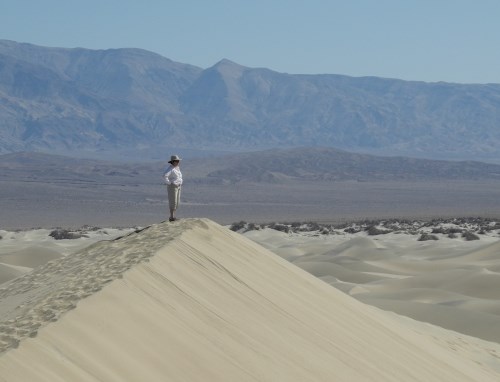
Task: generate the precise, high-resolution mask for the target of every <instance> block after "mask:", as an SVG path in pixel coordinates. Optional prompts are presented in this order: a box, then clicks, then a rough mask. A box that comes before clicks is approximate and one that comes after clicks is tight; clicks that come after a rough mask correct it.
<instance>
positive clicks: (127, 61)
mask: <svg viewBox="0 0 500 382" xmlns="http://www.w3.org/2000/svg"><path fill="white" fill-rule="evenodd" d="M0 121H1V125H0V152H1V153H8V152H15V151H42V152H51V153H71V154H77V153H79V152H80V153H81V152H87V154H88V155H89V156H92V155H96V156H97V155H98V154H99V153H108V154H110V155H109V156H112V154H113V153H118V152H119V151H120V150H121V151H122V152H123V150H128V151H129V152H133V151H134V150H135V152H140V150H142V153H141V155H143V156H144V157H151V156H152V155H151V154H152V153H154V152H155V150H157V149H160V150H164V149H165V148H167V147H168V148H173V147H175V148H177V152H179V153H181V154H182V150H183V149H185V150H187V149H191V150H193V149H194V150H218V151H220V150H227V151H233V152H236V151H249V150H261V149H265V148H273V147H299V146H326V147H336V148H340V149H345V150H349V151H358V152H365V153H377V154H383V155H410V156H420V157H432V158H456V159H483V160H491V161H495V160H500V128H499V126H500V84H483V85H479V84H476V85H465V84H452V83H425V82H412V81H401V80H396V79H385V78H376V77H362V78H355V77H348V76H341V75H333V74H324V75H292V74H285V73H277V72H274V71H271V70H268V69H264V68H248V67H244V66H241V65H238V64H236V63H233V62H231V61H228V60H222V61H220V62H218V63H217V64H215V65H214V66H213V67H211V68H208V69H201V68H198V67H195V66H192V65H187V64H182V63H177V62H173V61H171V60H169V59H167V58H164V57H162V56H160V55H158V54H155V53H151V52H148V51H144V50H140V49H110V50H88V49H81V48H77V49H64V48H46V47H39V46H35V45H30V44H21V43H16V42H12V41H6V40H0ZM179 150H180V151H179Z"/></svg>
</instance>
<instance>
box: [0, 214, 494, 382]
mask: <svg viewBox="0 0 500 382" xmlns="http://www.w3.org/2000/svg"><path fill="white" fill-rule="evenodd" d="M72 257H73V260H71V261H70V260H65V261H66V262H67V263H62V265H61V263H55V262H53V263H52V264H49V265H48V266H46V267H44V268H43V269H42V270H39V271H38V276H36V277H39V278H43V277H44V278H43V279H44V280H45V282H44V283H41V284H40V285H38V284H36V285H38V286H36V288H35V289H34V290H33V291H31V292H29V291H26V289H22V288H17V287H16V285H17V284H19V283H21V284H22V280H23V278H20V279H16V280H14V281H13V282H12V283H9V284H7V287H6V288H4V289H3V291H2V293H3V294H4V299H3V300H2V302H1V303H0V304H4V303H5V304H7V303H9V304H11V305H10V307H7V308H5V309H4V312H5V315H6V316H9V317H12V315H13V314H15V312H16V309H18V310H19V312H20V314H21V316H19V317H17V318H16V319H10V320H9V321H5V322H3V323H2V325H3V326H2V328H3V329H4V330H10V329H9V328H12V327H14V326H15V325H16V321H19V320H22V319H24V320H28V321H29V320H30V319H31V320H33V319H34V318H33V317H35V315H34V313H33V312H34V309H38V310H37V312H39V311H41V310H42V309H43V307H44V306H45V307H46V308H47V309H48V308H49V307H51V309H52V310H53V311H54V310H55V309H57V306H58V305H57V302H58V300H57V299H56V298H55V297H54V294H55V293H56V292H57V293H58V294H57V296H59V298H60V299H62V300H64V298H65V297H64V296H66V298H67V297H68V296H67V294H64V293H63V292H62V289H64V287H65V286H67V288H66V289H68V290H73V289H72V288H74V287H75V285H78V287H79V289H78V290H91V291H92V292H91V293H89V295H88V296H86V297H85V298H82V299H80V300H79V301H73V304H74V305H75V304H76V307H74V308H73V309H71V310H69V311H67V312H66V313H64V314H61V315H57V314H53V315H52V321H54V322H50V323H47V322H45V321H50V320H45V321H44V318H43V317H45V316H43V315H41V314H39V315H38V316H36V317H38V320H39V322H38V326H40V327H39V329H38V331H37V332H36V331H35V332H33V338H31V337H29V336H28V337H26V338H23V339H22V340H21V342H20V343H19V345H18V347H17V348H10V349H8V350H6V351H5V352H3V353H2V354H1V355H0V380H2V381H50V382H56V381H72V382H77V381H182V382H186V381H190V382H194V381H203V382H206V381H231V382H234V381H238V382H241V381H270V382H271V381H272V382H277V381H287V382H290V381H300V382H304V381H336V382H339V381H349V382H352V381H384V382H388V381H395V382H401V381H405V382H406V381H425V382H429V381H439V382H443V381H453V382H457V381H498V380H500V374H499V373H498V371H497V373H495V371H494V369H493V368H494V367H495V365H494V363H492V360H493V361H494V360H495V359H496V356H497V353H496V352H497V351H498V350H497V348H494V347H493V344H492V345H491V346H492V347H491V348H488V349H486V350H485V349H481V348H479V347H478V345H477V343H476V344H469V343H468V342H467V341H468V338H467V337H464V336H462V337H461V338H460V340H457V338H456V337H454V333H453V332H447V331H444V330H443V331H442V332H440V331H439V330H438V329H436V328H434V327H433V329H432V334H431V332H429V333H426V332H422V330H421V329H418V330H417V329H416V328H415V327H414V326H409V324H408V321H409V320H407V319H400V318H399V317H398V316H396V315H389V314H387V313H385V312H382V311H379V310H377V309H376V308H373V307H370V306H367V305H364V304H362V303H360V302H358V301H356V300H354V299H353V298H351V297H350V296H347V295H345V294H344V293H342V292H340V291H338V290H336V289H334V288H333V287H331V286H330V285H328V284H326V283H324V282H323V281H321V280H319V279H317V278H315V277H314V276H312V275H310V274H308V273H306V272H305V271H303V270H301V269H299V268H297V267H296V266H294V265H292V264H290V263H288V262H287V261H285V260H283V259H281V258H279V257H278V256H277V255H274V254H272V253H271V252H270V251H268V250H266V249H264V248H263V247H261V246H259V245H257V244H255V243H253V242H251V241H250V240H248V239H246V238H244V237H243V236H241V235H239V234H237V233H234V232H232V231H230V230H228V229H226V228H224V227H221V226H219V225H217V224H216V223H213V222H211V221H209V220H206V219H192V220H184V221H180V222H176V223H173V224H172V223H170V224H169V223H162V224H158V225H154V226H152V227H150V228H148V229H146V230H144V231H142V232H138V233H134V234H131V235H129V236H127V237H124V238H122V239H120V240H117V241H112V242H107V243H99V244H96V245H94V246H92V247H91V248H89V249H86V250H84V251H82V252H79V253H78V254H75V255H73V256H72ZM88 258H92V259H93V260H92V262H88V261H87V262H86V259H88ZM62 261H63V260H62ZM94 264H98V267H96V268H95V269H93V268H92V267H93V266H94ZM89 269H91V271H89ZM103 269H104V270H106V271H103ZM110 270H116V272H111V271H110ZM54 272H58V273H57V275H58V276H57V277H56V275H55V273H54ZM69 276H71V277H69ZM23 277H26V276H23ZM32 277H33V279H32V281H33V283H34V281H35V280H36V279H35V276H32ZM18 280H21V281H18ZM24 283H26V279H24ZM88 284H90V285H92V286H93V287H95V288H94V289H90V288H87V289H86V288H85V285H88ZM22 285H25V284H22ZM101 286H102V289H101V288H100V287H101ZM16 288H17V289H16ZM16 291H17V292H16ZM16 293H17V294H16ZM16 296H18V301H21V300H22V301H21V302H22V303H23V304H24V305H25V306H24V307H23V308H15V307H14V305H15V304H13V301H14V300H16ZM19 296H20V297H19ZM81 296H83V295H81ZM5 301H6V302H5ZM30 304H31V306H32V308H31V309H27V308H26V306H29V305H30ZM44 304H45V305H44ZM60 306H61V309H62V310H64V309H66V310H67V306H66V305H64V304H62V303H61V304H60ZM30 312H31V313H30ZM53 313H54V312H53ZM54 317H55V318H54ZM9 325H10V326H9ZM429 328H430V325H429ZM440 336H441V337H440ZM483 350H484V351H485V353H484V354H485V356H484V360H485V361H484V362H481V363H480V362H479V361H478V360H477V358H476V359H472V358H470V357H469V356H470V354H472V353H474V354H475V356H476V357H477V354H478V353H479V352H480V351H483ZM486 356H488V357H489V358H488V357H486ZM498 356H500V353H499V354H498Z"/></svg>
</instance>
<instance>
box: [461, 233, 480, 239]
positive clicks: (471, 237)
mask: <svg viewBox="0 0 500 382" xmlns="http://www.w3.org/2000/svg"><path fill="white" fill-rule="evenodd" d="M462 237H463V238H464V239H465V240H466V241H472V240H479V236H477V235H476V234H474V233H472V232H470V231H464V232H462Z"/></svg>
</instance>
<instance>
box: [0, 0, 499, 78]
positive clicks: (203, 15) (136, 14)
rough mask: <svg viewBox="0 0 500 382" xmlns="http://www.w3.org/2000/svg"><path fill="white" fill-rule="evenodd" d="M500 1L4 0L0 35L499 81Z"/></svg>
mask: <svg viewBox="0 0 500 382" xmlns="http://www.w3.org/2000/svg"><path fill="white" fill-rule="evenodd" d="M499 19H500V1H498V0H476V1H473V0H455V1H453V0H433V1H432V0H343V1H341V0H331V1H328V0H307V1H300V0H289V1H286V0H268V1H265V0H253V1H245V0H212V1H210V2H206V1H201V0H183V1H171V0H164V1H162V0H149V1H148V0H145V1H138V0H121V1H120V0H101V1H98V0H87V1H85V2H82V1H77V0H44V1H37V0H0V39H6V40H13V41H17V42H25V43H31V44H35V45H42V46H50V47H64V48H75V47H82V48H88V49H111V48H141V49H146V50H149V51H152V52H155V53H158V54H160V55H162V56H164V57H167V58H169V59H171V60H174V61H178V62H182V63H186V64H191V65H195V66H199V67H201V68H208V67H210V66H212V65H214V64H215V63H217V62H218V61H220V60H221V59H223V58H226V59H229V60H231V61H234V62H236V63H238V64H241V65H243V66H248V67H265V68H269V69H271V70H274V71H277V72H282V73H291V74H325V73H328V74H344V75H349V76H355V77H358V76H376V77H386V78H399V79H403V80H415V81H426V82H437V81H445V82H458V83H498V84H500V70H499V68H500V49H498V47H499V46H500V22H498V20H499Z"/></svg>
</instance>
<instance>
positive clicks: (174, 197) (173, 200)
mask: <svg viewBox="0 0 500 382" xmlns="http://www.w3.org/2000/svg"><path fill="white" fill-rule="evenodd" d="M167 190H168V206H169V207H170V210H172V211H175V210H176V209H177V207H179V203H180V201H181V188H180V187H177V186H176V185H174V184H169V185H168V186H167Z"/></svg>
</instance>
